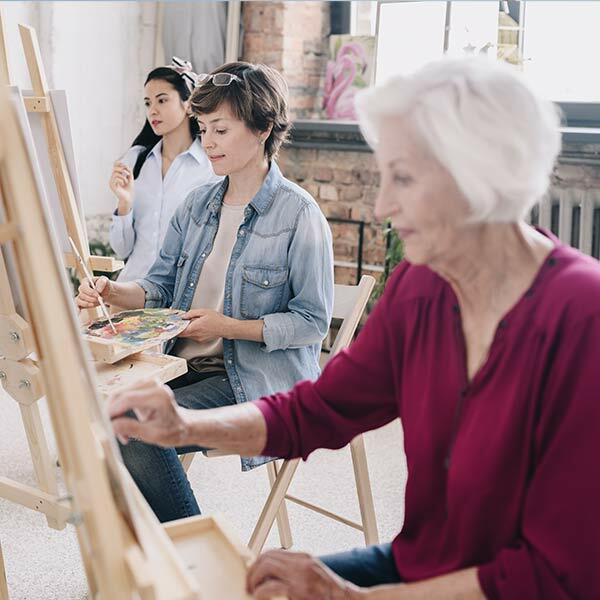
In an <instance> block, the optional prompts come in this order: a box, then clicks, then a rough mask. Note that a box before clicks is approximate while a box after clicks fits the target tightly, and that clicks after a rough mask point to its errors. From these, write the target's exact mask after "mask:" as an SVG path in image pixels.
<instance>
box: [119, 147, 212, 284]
mask: <svg viewBox="0 0 600 600" xmlns="http://www.w3.org/2000/svg"><path fill="white" fill-rule="evenodd" d="M142 150H143V146H134V147H132V148H130V149H129V150H128V151H127V153H126V154H125V156H124V157H123V158H122V159H121V162H123V163H125V164H126V165H127V166H128V167H130V168H131V169H133V166H134V165H135V161H136V160H137V157H138V156H139V154H140V152H141V151H142ZM161 150H162V140H160V141H159V142H158V144H156V146H154V148H152V150H151V151H150V153H149V154H148V156H147V157H146V160H145V162H144V164H143V165H142V168H141V170H140V173H139V175H138V178H137V179H136V180H135V182H134V194H133V196H134V197H133V208H132V210H130V211H129V213H128V214H126V215H123V216H119V215H117V211H116V210H115V212H114V213H113V219H112V224H111V227H110V233H109V239H110V245H111V247H112V249H113V250H114V251H115V254H116V255H117V256H118V257H119V258H121V259H127V264H126V265H125V268H124V269H123V270H122V271H121V273H120V274H119V278H118V280H119V281H132V280H134V279H139V278H142V277H144V276H145V275H146V273H147V272H148V270H149V269H150V267H151V266H152V265H153V264H154V261H155V260H156V257H157V255H158V251H159V249H160V247H161V245H162V242H163V238H164V237H165V233H166V232H167V226H168V224H169V221H170V220H171V217H172V216H173V213H174V212H175V210H176V208H177V207H178V206H179V205H180V204H181V203H182V202H183V201H184V200H185V198H186V197H187V195H188V194H189V193H190V192H191V191H192V190H193V189H195V188H197V187H200V186H202V185H204V184H207V183H215V182H217V181H220V180H221V179H222V178H221V177H219V176H217V175H215V174H214V171H213V169H212V165H211V164H210V161H209V160H208V158H207V156H206V153H205V152H204V150H203V148H202V145H201V143H200V140H199V139H195V140H194V141H193V142H192V144H191V146H190V147H189V148H188V149H187V150H186V151H185V152H182V153H181V154H179V155H177V156H176V157H175V160H174V161H173V162H172V163H171V166H170V167H169V170H168V171H167V173H166V175H165V178H164V179H163V177H162V152H161Z"/></svg>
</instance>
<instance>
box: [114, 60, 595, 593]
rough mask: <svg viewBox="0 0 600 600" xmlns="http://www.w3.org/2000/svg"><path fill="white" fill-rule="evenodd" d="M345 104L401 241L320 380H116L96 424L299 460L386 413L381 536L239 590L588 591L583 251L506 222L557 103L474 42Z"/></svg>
mask: <svg viewBox="0 0 600 600" xmlns="http://www.w3.org/2000/svg"><path fill="white" fill-rule="evenodd" d="M358 106H359V109H360V114H361V124H362V127H363V131H364V132H365V135H366V137H367V139H368V140H369V142H370V143H371V145H372V146H373V147H374V149H375V152H376V156H377V160H378V164H379V167H380V169H381V175H382V178H381V190H380V194H379V197H378V199H377V203H376V215H377V216H378V217H379V218H382V219H383V218H389V219H391V222H392V225H393V227H394V228H395V229H396V231H397V232H398V234H399V235H400V237H401V238H402V240H403V242H404V249H405V255H406V260H405V261H404V262H403V263H401V264H400V265H399V266H398V267H397V268H396V270H395V272H394V273H393V275H392V277H391V279H390V281H389V282H388V284H387V286H386V289H385V293H384V295H383V297H382V298H381V300H380V301H379V303H378V304H377V306H376V308H375V310H374V311H373V313H372V314H371V315H370V317H369V319H368V322H367V324H366V326H365V327H364V329H363V330H362V332H361V333H360V335H359V336H358V339H357V340H356V342H355V343H354V344H353V345H352V347H351V348H350V349H349V350H348V351H346V352H343V353H341V354H340V355H339V356H337V357H336V358H335V359H333V360H332V361H330V363H329V364H328V366H327V368H326V369H325V370H324V372H323V373H322V375H321V377H320V378H319V379H318V380H317V381H315V382H309V381H305V382H302V383H299V384H297V385H296V386H295V387H294V388H293V389H292V390H291V391H289V392H288V393H280V394H276V395H274V396H271V397H266V398H262V399H260V400H257V401H256V402H254V403H250V404H247V405H244V406H236V407H231V408H219V409H215V410H207V411H202V412H201V413H200V412H198V411H194V412H189V411H186V410H185V409H182V408H180V407H177V405H176V404H175V403H174V401H173V398H172V393H171V392H170V391H169V389H168V388H165V387H163V386H159V385H158V384H146V387H143V388H140V389H138V390H130V391H127V392H124V393H120V394H117V395H115V396H114V397H113V398H112V400H111V405H110V411H111V415H112V417H113V418H114V419H115V420H114V428H115V430H116V432H117V434H118V435H119V436H120V437H121V438H122V439H126V438H128V437H136V438H142V439H144V440H146V441H148V442H152V443H158V444H163V445H167V446H184V445H191V444H197V445H201V446H206V447H213V448H220V449H223V450H228V451H232V452H238V453H240V454H245V455H248V456H251V455H254V454H259V453H264V454H266V455H271V456H282V457H288V458H291V457H303V458H306V457H307V456H308V455H309V454H310V453H311V452H313V451H314V450H315V449H317V448H340V447H342V446H344V445H346V444H347V443H348V442H349V441H350V440H351V439H352V438H353V437H354V436H356V435H358V434H360V433H363V432H365V431H369V430H372V429H375V428H377V427H381V426H382V425H385V424H386V423H389V422H390V421H392V420H393V419H395V418H398V417H399V418H400V419H401V422H402V425H403V428H404V449H405V452H406V457H407V463H408V483H407V487H406V501H405V502H406V505H405V520H404V525H403V527H402V530H401V532H400V533H399V534H398V535H397V537H396V538H395V539H394V540H393V542H392V543H391V544H384V545H381V546H373V547H369V548H364V549H357V550H354V551H352V552H347V553H344V554H339V555H333V556H329V557H325V558H323V559H321V560H317V559H315V558H312V557H310V556H308V555H304V554H295V553H290V552H285V551H271V552H267V553H265V554H263V555H262V556H261V557H260V558H259V559H258V561H257V562H256V563H255V565H254V566H253V567H252V569H251V570H250V573H249V576H248V588H249V591H250V592H251V593H253V594H254V595H255V597H257V598H267V597H270V596H275V595H279V594H281V595H287V597H289V598H290V599H291V600H309V599H311V600H312V599H316V598H327V599H342V598H350V599H354V598H357V599H358V598H373V599H381V600H383V599H387V598H390V599H393V598H398V599H406V600H410V599H415V600H416V599H427V600H436V599H444V600H451V599H458V598H461V599H465V600H467V599H473V600H475V599H478V598H489V599H492V600H497V599H498V600H499V599H502V600H505V599H506V600H508V599H511V600H516V599H519V600H520V599H523V600H554V599H556V600H563V599H564V600H566V599H567V598H571V599H575V598H581V599H583V598H586V599H589V600H591V599H597V598H600V569H599V566H600V515H599V510H600V478H599V477H598V465H597V461H598V457H599V456H600V367H599V365H598V357H599V356H600V266H599V265H598V263H597V262H596V261H595V260H594V259H592V258H589V257H586V256H584V255H582V254H581V253H579V252H578V251H576V250H574V249H572V248H570V247H568V246H566V245H563V244H562V243H561V242H560V241H559V240H558V239H556V238H555V237H554V236H552V235H551V234H550V233H548V232H546V231H544V230H541V229H536V228H534V227H531V226H529V225H527V224H526V223H525V220H524V217H525V215H527V213H528V212H529V210H530V209H531V207H532V206H533V205H534V204H535V203H536V202H537V201H538V200H539V199H540V198H541V197H542V196H543V194H544V193H545V192H546V190H547V187H548V182H549V176H550V174H551V171H552V168H553V164H554V161H555V159H556V156H557V154H558V151H559V148H560V134H559V131H558V125H559V120H558V117H557V114H556V110H555V109H554V108H553V106H552V105H551V104H550V103H547V102H544V101H542V100H540V99H538V98H537V97H536V96H535V95H534V94H533V93H532V92H531V91H530V89H529V88H528V87H527V86H526V85H525V84H524V82H523V81H521V79H520V78H519V76H518V75H517V74H515V73H513V72H512V71H511V70H509V68H508V67H506V66H502V65H499V64H493V63H490V62H487V61H484V60H483V59H463V60H443V61H439V62H435V63H432V64H430V65H428V66H426V67H425V68H423V69H421V70H420V71H418V72H416V73H415V74H413V75H411V76H408V77H397V78H394V79H392V80H390V81H389V82H388V83H386V84H384V85H382V86H380V87H376V88H374V89H372V90H369V91H366V92H364V93H363V94H362V96H360V97H359V101H358ZM132 408H135V409H142V410H143V411H144V421H143V422H138V421H135V420H132V419H130V418H128V417H127V416H126V415H125V413H126V412H127V411H129V410H130V409H132ZM398 451H400V449H398ZM325 565H326V566H325Z"/></svg>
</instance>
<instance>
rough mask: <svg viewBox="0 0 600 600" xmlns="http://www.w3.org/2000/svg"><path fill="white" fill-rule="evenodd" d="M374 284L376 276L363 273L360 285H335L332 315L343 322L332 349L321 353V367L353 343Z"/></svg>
mask: <svg viewBox="0 0 600 600" xmlns="http://www.w3.org/2000/svg"><path fill="white" fill-rule="evenodd" d="M374 285H375V278H374V277H371V276H370V275H363V276H362V277H361V279H360V281H359V283H358V285H342V284H336V285H335V288H334V292H333V314H332V317H333V319H340V320H341V321H342V324H341V327H340V329H339V331H338V333H337V336H336V338H335V341H334V343H333V346H332V347H331V349H330V350H329V351H328V352H322V353H321V360H320V363H321V367H323V366H324V365H325V363H326V362H327V361H328V360H331V358H333V357H334V356H335V355H336V354H337V353H338V352H339V351H340V350H343V349H344V348H347V347H348V346H349V345H350V344H351V343H352V338H353V337H354V333H355V331H356V328H357V327H358V324H359V322H360V319H361V318H362V316H363V313H364V312H365V308H366V306H367V302H368V301H369V297H370V296H371V292H372V291H373V286H374Z"/></svg>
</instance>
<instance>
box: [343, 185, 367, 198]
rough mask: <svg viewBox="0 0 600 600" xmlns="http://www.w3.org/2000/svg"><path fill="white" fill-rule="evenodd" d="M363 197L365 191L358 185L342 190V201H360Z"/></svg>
mask: <svg viewBox="0 0 600 600" xmlns="http://www.w3.org/2000/svg"><path fill="white" fill-rule="evenodd" d="M362 197H363V189H362V188H361V187H360V186H358V185H349V186H346V187H343V188H342V189H341V190H340V198H341V199H342V200H346V201H348V200H359V199H360V198H362Z"/></svg>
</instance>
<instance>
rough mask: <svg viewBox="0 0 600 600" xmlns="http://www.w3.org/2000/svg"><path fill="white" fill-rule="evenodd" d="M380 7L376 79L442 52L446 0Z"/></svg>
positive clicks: (411, 68)
mask: <svg viewBox="0 0 600 600" xmlns="http://www.w3.org/2000/svg"><path fill="white" fill-rule="evenodd" d="M379 10H380V13H379V38H378V46H377V81H385V80H386V79H389V77H390V76H392V75H396V74H406V73H410V72H411V71H414V70H415V69H418V68H419V67H421V66H423V65H424V64H425V63H427V62H429V61H431V60H434V59H436V58H440V57H441V56H442V55H443V53H444V24H445V18H446V2H427V3H416V2H415V3H413V2H407V3H399V4H381V6H380V9H379Z"/></svg>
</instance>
